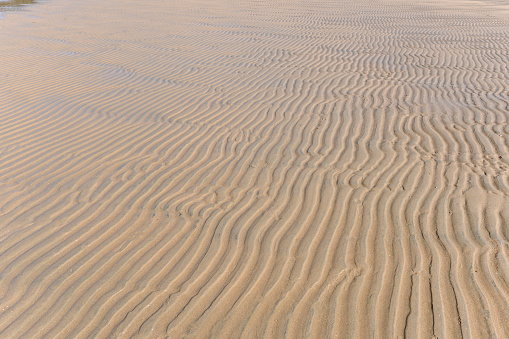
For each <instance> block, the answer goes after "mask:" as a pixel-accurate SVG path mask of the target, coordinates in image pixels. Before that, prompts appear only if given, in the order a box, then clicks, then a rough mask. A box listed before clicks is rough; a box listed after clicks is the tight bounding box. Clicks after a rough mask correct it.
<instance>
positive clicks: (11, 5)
mask: <svg viewBox="0 0 509 339" xmlns="http://www.w3.org/2000/svg"><path fill="white" fill-rule="evenodd" d="M35 3H36V1H35V0H10V1H2V0H0V10H3V11H5V10H12V9H18V8H20V7H24V5H30V4H35Z"/></svg>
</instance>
